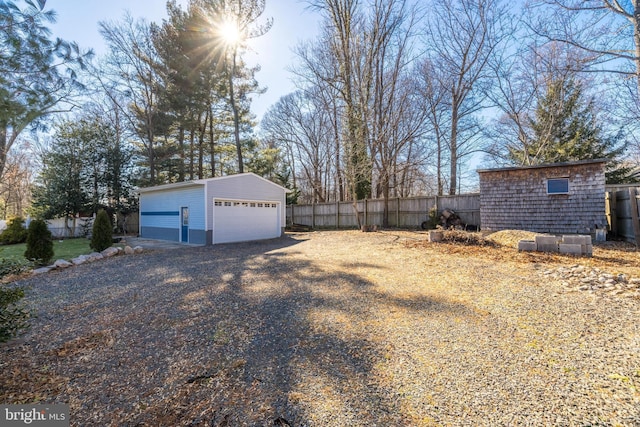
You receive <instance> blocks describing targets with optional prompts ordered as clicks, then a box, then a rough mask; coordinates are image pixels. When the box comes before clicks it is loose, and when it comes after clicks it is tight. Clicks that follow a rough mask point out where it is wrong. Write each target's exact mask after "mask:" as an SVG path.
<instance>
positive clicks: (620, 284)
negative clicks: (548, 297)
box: [543, 264, 640, 297]
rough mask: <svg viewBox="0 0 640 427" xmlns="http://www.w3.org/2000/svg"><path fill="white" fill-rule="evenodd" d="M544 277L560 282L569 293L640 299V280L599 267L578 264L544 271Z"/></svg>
mask: <svg viewBox="0 0 640 427" xmlns="http://www.w3.org/2000/svg"><path fill="white" fill-rule="evenodd" d="M543 275H544V276H545V277H547V278H551V279H555V280H557V281H558V282H560V284H561V285H562V286H563V287H564V289H565V290H566V291H567V292H577V291H583V292H584V291H586V292H591V293H602V294H610V295H624V296H629V297H640V278H638V277H633V278H632V277H628V276H627V275H626V274H612V273H609V272H606V271H604V270H602V269H600V268H598V267H587V266H584V265H579V264H576V265H572V266H570V267H557V268H554V269H549V270H546V271H544V272H543Z"/></svg>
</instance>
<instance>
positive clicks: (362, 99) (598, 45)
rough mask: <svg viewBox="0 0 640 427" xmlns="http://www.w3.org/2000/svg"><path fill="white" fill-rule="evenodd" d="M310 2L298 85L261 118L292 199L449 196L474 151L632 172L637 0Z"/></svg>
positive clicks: (509, 160)
mask: <svg viewBox="0 0 640 427" xmlns="http://www.w3.org/2000/svg"><path fill="white" fill-rule="evenodd" d="M308 3H309V5H310V6H311V8H312V9H313V10H315V11H317V12H319V13H320V14H321V15H322V16H323V19H324V21H323V25H322V31H321V34H320V37H318V38H317V39H316V40H315V41H310V42H307V43H304V44H302V45H301V46H299V47H298V48H297V49H296V53H297V56H298V62H297V64H296V65H295V66H294V71H295V74H296V76H297V84H298V87H299V90H298V91H297V92H295V93H293V94H289V95H287V96H284V97H283V98H281V99H280V101H279V102H277V103H276V104H275V105H274V106H273V107H272V108H271V110H270V111H269V112H268V113H267V115H266V116H265V118H264V119H263V121H262V123H261V129H262V132H263V137H264V139H265V140H268V141H271V143H273V144H275V145H276V146H278V147H279V148H280V149H281V150H282V152H283V153H286V154H285V155H284V156H283V157H282V159H283V161H284V162H286V164H287V165H288V167H290V168H291V170H292V171H293V178H294V181H295V185H296V187H297V188H299V189H300V191H301V194H300V200H301V201H305V202H324V201H333V200H340V201H346V200H358V199H362V198H369V197H373V198H382V199H384V200H385V201H387V202H388V200H389V198H391V197H403V196H410V195H416V194H424V193H436V194H440V195H441V194H456V193H458V192H460V191H461V190H464V189H465V188H469V187H468V181H470V180H468V179H466V176H465V172H469V169H468V166H467V165H468V164H469V163H470V162H471V161H473V162H474V164H475V166H476V167H478V166H479V164H480V163H479V160H478V159H482V160H481V161H482V162H484V163H482V164H483V166H502V165H532V164H540V163H547V162H555V161H575V160H584V159H589V158H607V159H610V162H609V172H610V173H608V175H607V177H608V179H609V180H610V181H611V182H614V181H626V182H631V181H633V180H634V179H637V163H633V161H632V160H631V153H632V149H633V144H634V141H636V148H640V145H637V129H635V128H634V127H633V120H629V119H630V118H636V122H637V118H638V117H639V115H638V113H637V111H640V110H639V109H638V108H635V106H637V105H638V102H637V100H638V91H637V90H635V89H634V88H631V87H630V86H629V85H627V84H626V83H628V82H629V79H628V77H634V81H635V79H637V78H638V77H640V74H638V71H637V70H638V68H637V64H638V63H640V57H638V54H637V52H640V50H637V48H636V46H638V45H640V42H638V41H637V40H636V34H637V26H638V24H637V16H640V9H639V8H640V6H634V7H635V9H634V10H635V12H634V10H632V9H631V8H630V6H626V9H625V7H622V6H621V4H619V3H618V2H610V1H607V0H597V1H596V0H593V1H590V2H572V1H566V2H563V1H556V0H554V1H541V2H530V3H528V4H526V5H525V3H524V2H516V3H515V4H514V3H507V2H504V1H501V0H460V1H456V2H440V1H429V2H411V1H406V0H391V1H378V0H310V1H309V2H308ZM585 3H588V5H585ZM634 4H635V3H634ZM625 5H626V3H625ZM634 13H635V14H634ZM550 14H556V15H557V16H560V17H562V20H557V19H556V20H554V19H549V18H550ZM588 14H591V15H589V18H590V20H589V19H586V18H584V17H583V15H588ZM623 18H624V19H623ZM598 19H600V20H602V19H606V22H608V23H609V24H611V23H615V24H616V26H614V27H611V28H609V30H611V31H608V32H606V31H604V30H603V27H602V26H599V27H598V28H599V33H598V34H599V37H598V38H597V39H595V38H584V37H583V38H580V39H579V40H578V39H577V38H578V37H579V36H580V35H582V34H584V32H585V31H587V30H589V31H590V28H589V27H587V26H586V25H589V23H591V24H594V23H595V22H605V21H598ZM625 20H626V21H625ZM553 22H555V23H564V24H565V26H555V27H553V26H550V24H549V23H553ZM625 22H626V24H625ZM578 26H580V28H578ZM620 47H624V48H625V49H627V50H624V53H622V52H623V51H622V50H620V49H619V48H620ZM611 58H615V59H618V62H617V63H615V64H616V65H617V66H619V68H615V67H614V66H613V65H612V64H610V62H611V61H610V60H611ZM622 60H626V61H628V63H627V64H626V65H625V63H624V62H620V61H622ZM604 65H606V66H604ZM625 91H626V92H625ZM613 94H615V95H614V96H612V95H613ZM629 98H631V99H633V100H634V102H632V103H627V104H626V105H623V103H619V104H617V105H616V104H615V103H613V102H611V101H610V100H611V99H629ZM634 108H635V110H634ZM625 119H626V120H625ZM471 172H472V171H471ZM463 180H466V181H467V183H466V184H467V185H465V184H463V183H462V181H463ZM385 218H388V214H387V215H385Z"/></svg>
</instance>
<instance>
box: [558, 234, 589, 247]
mask: <svg viewBox="0 0 640 427" xmlns="http://www.w3.org/2000/svg"><path fill="white" fill-rule="evenodd" d="M590 241H591V236H582V235H579V234H572V235H570V236H562V243H566V244H569V245H586V244H587V243H589V242H590Z"/></svg>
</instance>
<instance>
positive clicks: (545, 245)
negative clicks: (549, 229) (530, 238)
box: [538, 243, 558, 252]
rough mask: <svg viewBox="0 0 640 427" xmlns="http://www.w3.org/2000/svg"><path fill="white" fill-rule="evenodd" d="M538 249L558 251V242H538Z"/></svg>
mask: <svg viewBox="0 0 640 427" xmlns="http://www.w3.org/2000/svg"><path fill="white" fill-rule="evenodd" d="M538 251H539V252H558V244H557V243H553V244H551V243H542V244H540V243H538Z"/></svg>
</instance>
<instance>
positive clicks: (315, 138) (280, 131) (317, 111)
mask: <svg viewBox="0 0 640 427" xmlns="http://www.w3.org/2000/svg"><path fill="white" fill-rule="evenodd" d="M328 120H329V117H328V112H327V111H326V110H325V109H323V108H321V107H320V108H318V107H317V106H316V104H315V103H314V102H313V100H312V99H311V95H310V94H308V93H303V92H294V93H291V94H289V95H286V96H284V97H282V98H280V100H279V101H278V102H277V103H276V104H275V105H274V106H273V107H272V108H271V109H270V110H269V111H268V112H267V114H266V115H265V117H264V118H263V120H262V123H261V129H262V131H263V132H264V137H265V138H266V139H267V140H269V141H273V142H274V143H275V145H276V146H277V147H279V148H281V149H282V151H283V152H284V153H285V155H286V158H287V162H288V163H289V165H290V166H291V168H292V170H293V172H294V187H296V188H301V189H303V190H304V187H306V188H308V190H309V191H308V192H307V194H308V193H310V195H311V197H310V199H309V200H308V201H309V202H311V203H322V202H325V201H327V199H328V189H327V187H326V186H325V182H326V177H325V173H327V172H329V171H330V170H331V169H330V163H331V155H332V154H333V153H332V152H331V134H330V129H331V127H330V125H329V123H328ZM298 170H299V172H298ZM299 186H300V187H299Z"/></svg>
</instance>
